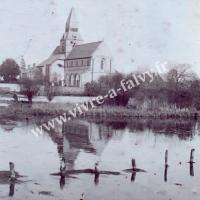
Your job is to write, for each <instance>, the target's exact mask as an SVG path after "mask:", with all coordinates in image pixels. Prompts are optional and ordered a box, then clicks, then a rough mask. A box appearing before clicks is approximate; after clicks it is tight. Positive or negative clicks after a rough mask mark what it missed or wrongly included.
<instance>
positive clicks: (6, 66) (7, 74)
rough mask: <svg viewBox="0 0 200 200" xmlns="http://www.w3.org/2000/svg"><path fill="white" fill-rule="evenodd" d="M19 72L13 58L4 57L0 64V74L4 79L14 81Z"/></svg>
mask: <svg viewBox="0 0 200 200" xmlns="http://www.w3.org/2000/svg"><path fill="white" fill-rule="evenodd" d="M19 74H20V69H19V65H18V64H17V63H16V61H15V60H14V59H11V58H9V59H6V60H5V61H4V62H3V63H2V64H1V65H0V76H2V77H3V79H4V81H16V80H17V76H18V75H19Z"/></svg>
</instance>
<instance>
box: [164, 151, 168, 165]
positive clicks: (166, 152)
mask: <svg viewBox="0 0 200 200" xmlns="http://www.w3.org/2000/svg"><path fill="white" fill-rule="evenodd" d="M165 167H168V150H166V151H165Z"/></svg>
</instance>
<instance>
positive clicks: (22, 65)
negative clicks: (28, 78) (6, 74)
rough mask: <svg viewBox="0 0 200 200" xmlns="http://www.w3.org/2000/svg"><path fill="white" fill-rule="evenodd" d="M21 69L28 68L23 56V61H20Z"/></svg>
mask: <svg viewBox="0 0 200 200" xmlns="http://www.w3.org/2000/svg"><path fill="white" fill-rule="evenodd" d="M20 67H21V68H26V63H25V60H24V57H23V56H22V57H21V60H20Z"/></svg>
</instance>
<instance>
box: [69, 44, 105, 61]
mask: <svg viewBox="0 0 200 200" xmlns="http://www.w3.org/2000/svg"><path fill="white" fill-rule="evenodd" d="M101 43H102V41H99V42H92V43H87V44H81V45H76V46H75V47H74V48H73V49H72V51H71V52H70V53H69V55H68V57H67V60H71V59H77V58H88V57H91V56H92V54H93V53H94V52H95V51H96V49H97V48H98V47H99V45H100V44H101Z"/></svg>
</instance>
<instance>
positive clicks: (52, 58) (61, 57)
mask: <svg viewBox="0 0 200 200" xmlns="http://www.w3.org/2000/svg"><path fill="white" fill-rule="evenodd" d="M64 59H65V54H55V52H54V53H53V54H51V55H50V56H49V58H47V59H46V60H44V61H43V62H41V63H40V64H39V65H37V66H38V67H43V66H45V65H51V64H52V63H53V62H55V61H56V60H64Z"/></svg>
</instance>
